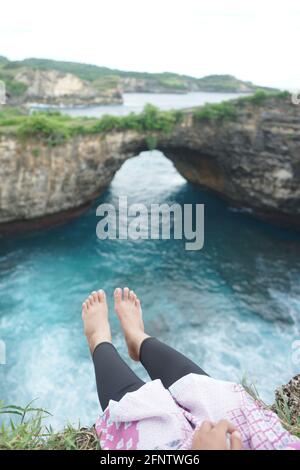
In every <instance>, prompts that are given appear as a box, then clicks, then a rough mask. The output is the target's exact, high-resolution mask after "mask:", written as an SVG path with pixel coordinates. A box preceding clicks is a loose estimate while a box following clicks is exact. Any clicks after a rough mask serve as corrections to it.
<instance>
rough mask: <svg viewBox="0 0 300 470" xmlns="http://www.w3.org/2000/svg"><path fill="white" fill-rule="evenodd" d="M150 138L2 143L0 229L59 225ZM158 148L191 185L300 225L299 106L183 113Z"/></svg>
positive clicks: (127, 134)
mask: <svg viewBox="0 0 300 470" xmlns="http://www.w3.org/2000/svg"><path fill="white" fill-rule="evenodd" d="M147 137H148V135H147V134H146V133H144V134H143V133H139V132H133V131H123V132H121V131H114V132H111V133H108V134H105V135H103V134H102V135H90V136H75V137H73V138H72V139H70V140H67V141H66V142H65V143H64V144H61V145H57V146H55V147H48V146H46V145H45V144H43V143H41V142H39V141H34V140H27V141H26V142H23V141H20V140H18V139H17V138H16V137H12V136H2V137H1V138H0V230H2V231H3V230H7V229H12V230H15V229H18V227H20V226H21V227H22V226H23V225H24V224H25V222H27V223H28V222H30V223H31V226H40V225H41V224H45V223H46V224H52V223H55V222H57V221H65V220H66V219H67V218H69V217H71V216H74V215H77V214H78V213H79V212H80V211H81V210H84V209H85V208H86V207H87V206H88V205H89V203H90V202H91V201H92V200H93V199H94V198H95V197H96V196H98V195H99V194H101V192H102V191H103V190H104V188H106V187H107V186H108V185H109V183H110V182H111V180H112V178H113V176H114V174H115V172H116V171H117V170H118V169H119V168H120V166H121V165H122V163H123V162H124V161H125V160H126V159H127V158H129V157H130V156H133V155H136V154H137V153H139V152H140V151H141V150H145V149H146V148H147V145H146V141H147ZM156 138H157V142H158V145H157V148H159V149H160V150H162V151H163V152H164V153H165V155H166V156H167V157H168V158H170V159H171V160H172V161H173V162H174V164H175V166H176V167H177V169H178V171H179V172H180V173H181V174H182V175H183V176H184V177H185V178H186V179H187V180H188V181H190V182H192V183H195V184H198V185H200V186H202V187H204V188H207V189H209V190H212V191H214V192H215V193H217V194H219V195H220V196H222V197H223V198H226V199H227V200H228V201H230V204H232V205H235V206H238V207H242V208H244V209H247V210H248V211H250V212H252V213H253V214H254V215H257V216H259V217H262V218H264V219H266V220H270V221H272V222H275V223H279V224H281V225H286V226H291V227H294V228H300V107H298V106H295V105H292V104H291V103H290V102H289V101H288V100H286V101H284V100H280V103H279V102H278V101H274V100H270V101H268V102H267V103H265V104H264V105H263V106H257V105H253V104H248V103H247V104H244V105H242V106H239V108H238V115H237V117H236V119H235V120H233V121H226V122H222V123H221V122H220V121H217V120H216V121H197V120H195V118H194V116H193V113H192V112H188V113H187V114H186V115H185V117H184V119H183V121H182V122H181V123H180V124H178V125H177V126H176V127H175V128H174V130H173V132H172V134H170V135H168V136H165V135H162V134H159V133H158V134H157V135H156Z"/></svg>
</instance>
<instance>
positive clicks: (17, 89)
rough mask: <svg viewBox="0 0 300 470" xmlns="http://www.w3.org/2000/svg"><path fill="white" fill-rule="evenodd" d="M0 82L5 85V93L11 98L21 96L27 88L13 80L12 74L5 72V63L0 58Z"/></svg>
mask: <svg viewBox="0 0 300 470" xmlns="http://www.w3.org/2000/svg"><path fill="white" fill-rule="evenodd" d="M3 64H4V65H3ZM0 80H1V81H3V82H4V83H5V86H6V91H7V92H8V93H9V94H11V95H12V96H15V97H18V96H22V95H23V93H25V92H26V90H27V86H26V85H25V84H24V83H21V82H19V81H17V80H15V79H14V74H12V73H10V72H8V71H6V70H5V62H1V58H0Z"/></svg>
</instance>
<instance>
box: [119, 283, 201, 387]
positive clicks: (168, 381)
mask: <svg viewBox="0 0 300 470" xmlns="http://www.w3.org/2000/svg"><path fill="white" fill-rule="evenodd" d="M115 309H116V312H117V314H118V317H119V320H120V322H121V326H122V328H123V331H124V335H125V339H126V342H127V346H128V351H129V354H130V356H131V357H132V358H133V359H135V360H140V361H141V363H142V364H143V366H144V367H145V369H146V370H147V372H148V373H149V375H150V377H151V379H152V380H154V379H161V381H162V383H163V385H164V386H165V387H166V388H169V387H170V386H171V385H172V384H173V383H174V382H176V380H178V379H180V378H182V377H184V376H185V375H187V374H190V373H194V374H200V375H207V374H206V373H205V372H204V371H203V370H202V369H200V367H198V366H197V365H196V364H195V363H194V362H192V361H191V360H190V359H188V358H186V357H185V356H183V354H181V353H179V352H177V351H175V349H172V348H171V347H169V346H167V345H165V344H163V343H161V342H160V341H158V340H157V339H156V338H151V337H150V336H149V335H147V334H145V331H144V324H143V319H142V309H141V305H140V301H139V299H138V298H137V296H136V295H135V293H134V292H133V291H129V289H128V288H127V287H125V288H124V290H123V293H122V289H119V288H118V289H116V290H115Z"/></svg>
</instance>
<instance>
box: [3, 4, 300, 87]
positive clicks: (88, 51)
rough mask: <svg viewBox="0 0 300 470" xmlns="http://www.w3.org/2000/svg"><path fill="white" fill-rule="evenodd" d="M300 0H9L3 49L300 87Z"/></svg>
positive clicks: (12, 54) (19, 55)
mask: <svg viewBox="0 0 300 470" xmlns="http://www.w3.org/2000/svg"><path fill="white" fill-rule="evenodd" d="M299 44H300V2H299V0H284V1H283V0H273V1H271V0H251V1H250V0H148V1H146V0H42V1H41V0H8V1H3V2H1V3H0V55H5V56H7V57H8V58H9V59H11V60H17V59H23V58H26V57H42V58H50V59H57V60H70V61H76V62H84V63H92V64H96V65H102V66H107V67H112V68H118V69H122V70H137V71H148V72H164V71H169V72H176V73H182V74H187V75H193V76H196V77H202V76H205V75H210V74H231V75H235V76H236V77H238V78H240V79H242V80H250V81H252V82H254V83H256V84H259V85H265V86H275V87H279V88H290V89H297V90H299V89H300V67H299V53H298V49H299Z"/></svg>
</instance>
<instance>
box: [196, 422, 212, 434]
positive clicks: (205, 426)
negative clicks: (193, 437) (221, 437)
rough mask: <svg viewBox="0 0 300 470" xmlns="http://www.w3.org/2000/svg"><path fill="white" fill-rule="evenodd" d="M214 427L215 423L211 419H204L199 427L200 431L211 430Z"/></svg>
mask: <svg viewBox="0 0 300 470" xmlns="http://www.w3.org/2000/svg"><path fill="white" fill-rule="evenodd" d="M212 428H213V424H212V423H211V422H210V421H203V423H202V424H201V426H200V428H199V429H198V431H199V432H209V431H211V430H212Z"/></svg>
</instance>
